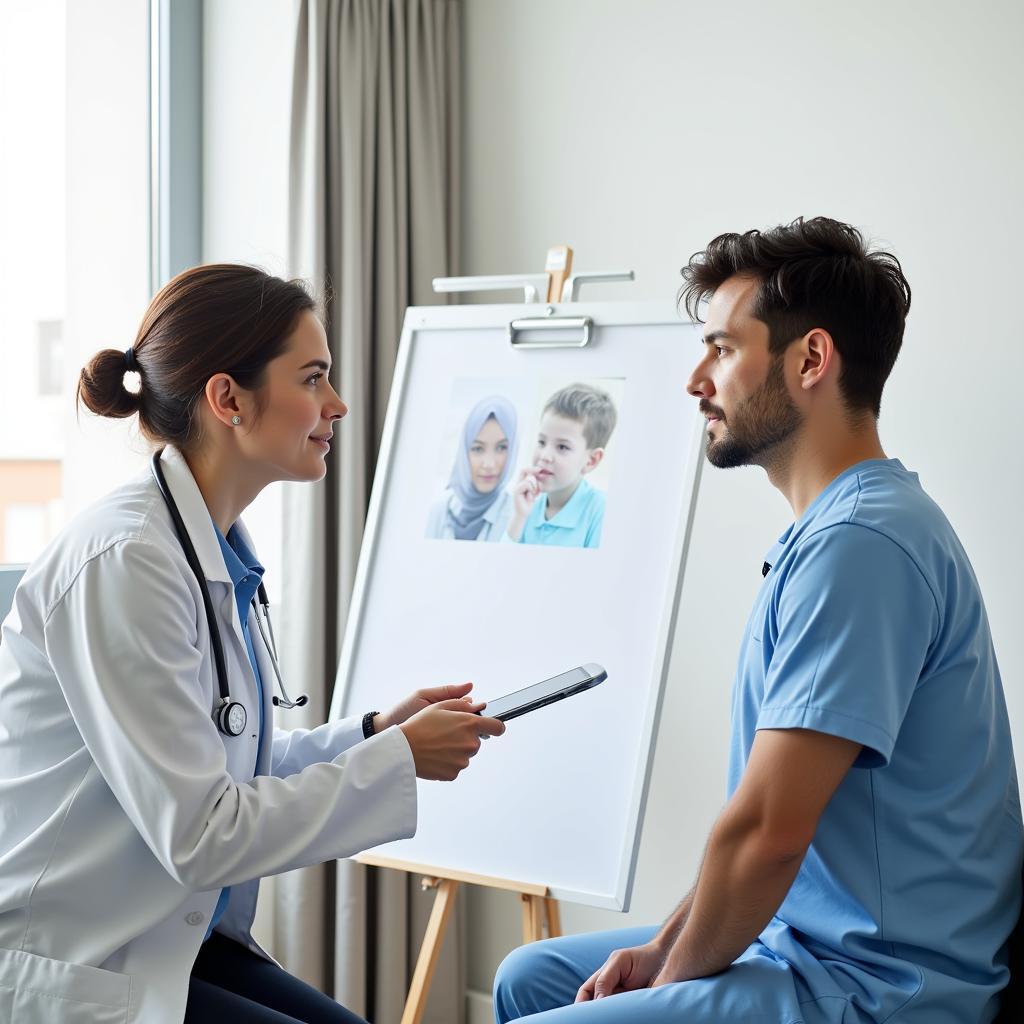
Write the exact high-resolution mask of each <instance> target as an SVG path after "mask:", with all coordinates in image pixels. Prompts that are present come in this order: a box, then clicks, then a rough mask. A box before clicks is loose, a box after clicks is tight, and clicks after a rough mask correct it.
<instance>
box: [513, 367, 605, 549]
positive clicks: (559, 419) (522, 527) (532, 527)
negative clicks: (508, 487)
mask: <svg viewBox="0 0 1024 1024" xmlns="http://www.w3.org/2000/svg"><path fill="white" fill-rule="evenodd" d="M615 421H616V412H615V405H614V403H613V402H612V400H611V397H610V396H609V395H608V394H607V393H606V392H604V391H601V390H600V389H599V388H595V387H591V386H590V385H589V384H570V385H569V386H568V387H564V388H562V389H561V390H559V391H556V392H555V393H554V394H553V395H552V396H551V397H550V398H549V399H548V400H547V402H546V403H545V405H544V411H543V412H542V413H541V418H540V430H539V432H538V434H537V445H536V448H535V449H534V453H533V464H532V465H531V466H528V467H526V468H525V469H522V470H520V472H519V476H518V478H517V480H516V483H515V485H514V487H513V489H512V497H513V504H514V511H513V513H512V519H511V521H510V522H509V525H508V530H507V532H506V534H505V536H504V537H502V540H506V541H515V542H518V543H521V544H554V545H558V546H560V547H572V548H596V547H599V546H600V544H601V523H602V520H603V519H604V505H605V496H604V492H603V491H599V490H597V489H596V488H594V487H592V486H591V485H590V484H589V483H588V482H587V481H586V480H585V479H584V477H585V476H586V475H587V474H588V473H591V472H593V470H595V469H596V468H597V467H598V466H599V465H600V463H601V460H602V459H603V458H604V450H605V447H606V446H607V444H608V441H609V439H610V438H611V436H612V431H613V430H614V429H615Z"/></svg>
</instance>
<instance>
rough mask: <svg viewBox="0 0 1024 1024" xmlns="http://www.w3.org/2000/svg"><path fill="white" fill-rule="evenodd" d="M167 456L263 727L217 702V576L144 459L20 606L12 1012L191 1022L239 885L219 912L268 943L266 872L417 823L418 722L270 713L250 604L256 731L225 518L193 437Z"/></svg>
mask: <svg viewBox="0 0 1024 1024" xmlns="http://www.w3.org/2000/svg"><path fill="white" fill-rule="evenodd" d="M163 466H164V471H165V475H166V477H167V483H168V486H169V488H170V490H171V493H172V494H173V495H174V497H175V499H176V501H177V504H178V507H179V509H180V510H181V515H182V518H183V519H184V521H185V525H186V526H187V528H188V531H189V534H190V535H191V538H192V543H193V544H194V546H195V548H196V552H197V554H198V557H199V561H200V564H201V565H202V567H203V572H204V573H205V575H206V578H207V580H208V582H209V588H210V594H211V597H212V600H213V605H214V609H215V612H216V614H217V616H218V624H219V626H220V631H221V635H222V637H223V642H224V655H225V660H226V663H227V672H228V679H229V684H230V690H231V696H232V699H233V700H237V701H241V702H242V703H243V704H244V705H245V707H246V710H247V713H248V724H249V727H248V728H247V729H246V731H245V733H244V734H243V735H242V736H238V737H227V736H224V735H222V734H221V733H220V732H219V730H218V729H217V727H216V725H215V724H214V722H213V720H212V718H211V710H212V708H213V703H214V698H215V696H216V694H217V692H218V691H217V686H216V682H215V679H214V662H213V657H212V653H211V648H210V637H209V630H208V627H207V621H206V616H205V614H204V610H203V603H202V597H201V594H200V591H199V586H198V584H197V582H196V580H195V576H194V575H193V573H192V570H191V569H190V568H189V566H188V563H187V562H186V561H185V556H184V553H183V551H182V548H181V545H180V543H179V541H178V539H177V536H176V535H175V533H174V529H173V526H172V525H171V519H170V515H169V514H168V511H167V508H166V506H165V504H164V501H163V499H162V498H161V496H160V493H159V491H158V490H157V487H156V484H155V482H154V481H153V479H152V477H151V475H150V474H149V472H148V470H147V472H146V474H145V475H144V476H141V477H140V478H139V479H137V480H135V481H133V482H131V483H129V484H127V485H125V486H124V487H122V488H120V489H119V490H117V491H115V492H114V493H112V494H111V495H109V496H108V497H107V498H105V499H103V500H102V501H100V502H99V503H97V504H96V505H94V506H93V507H92V508H91V509H89V510H87V511H86V512H84V513H83V514H82V515H80V516H79V517H78V518H77V519H76V520H75V521H74V522H72V523H71V524H70V525H69V526H68V527H67V529H65V531H64V532H63V533H62V534H61V535H60V537H58V538H57V540H56V541H54V542H53V543H52V544H51V545H50V546H49V548H47V550H46V551H45V552H44V553H43V554H42V555H41V556H40V557H39V558H38V559H37V560H36V562H35V563H34V564H33V565H32V566H30V568H29V570H28V572H27V573H26V574H25V577H24V579H23V581H22V583H21V585H20V587H19V589H18V591H17V594H16V595H15V600H14V606H13V608H12V610H11V613H10V615H9V616H8V618H7V620H6V621H5V622H4V624H3V633H2V642H0V1021H4V1022H6V1021H12V1022H16V1024H50V1022H54V1024H56V1022H58V1021H59V1022H60V1024H85V1022H89V1024H107V1022H114V1021H116V1022H117V1024H136V1022H139V1024H143V1022H144V1024H180V1022H181V1021H182V1019H183V1017H184V1013H185V1001H186V996H187V991H188V980H189V973H190V971H191V968H192V964H193V962H194V960H195V958H196V954H197V952H198V950H199V947H200V944H201V943H202V940H203V937H204V935H205V934H206V930H207V928H208V926H209V921H210V916H211V914H212V913H213V909H214V906H215V904H216V902H217V897H218V895H219V893H220V889H221V887H222V886H225V885H230V886H232V890H231V900H230V903H229V905H228V909H227V912H226V914H225V916H224V917H223V919H222V920H221V921H220V923H219V925H218V927H217V930H218V931H219V932H222V933H224V934H226V935H228V936H230V937H231V938H233V939H236V940H237V941H239V942H241V943H243V944H244V945H246V946H248V947H249V948H250V949H252V950H254V951H255V952H257V953H260V954H261V955H263V956H266V954H265V953H263V951H262V950H260V949H259V947H258V946H257V945H256V944H255V943H254V942H253V940H252V938H251V936H250V932H249V929H250V926H251V924H252V919H253V911H254V908H255V905H256V891H257V887H258V884H259V882H258V879H259V878H260V877H261V876H263V875H268V874H273V873H276V872H280V871H290V870H291V869H293V868H299V867H304V866H306V865H309V864H317V863H320V862H322V861H327V860H331V859H333V858H337V857H344V856H347V855H349V854H353V853H356V852H358V851H360V850H364V849H366V848H368V847H372V846H375V845H377V844H379V843H382V842H386V841H389V840H392V839H399V838H405V837H407V836H411V835H412V834H413V833H414V832H415V830H416V776H415V770H414V766H413V760H412V754H411V751H410V749H409V746H408V743H407V742H406V739H405V736H404V734H403V733H402V731H401V730H400V729H397V728H395V729H388V730H385V731H384V732H383V733H381V734H380V735H378V736H374V737H372V738H371V739H369V740H363V738H362V730H361V727H360V726H361V722H360V719H358V718H351V719H346V720H343V721H340V722H331V723H328V724H327V725H322V726H320V727H319V728H317V729H313V730H304V729H295V730H292V731H286V730H281V729H272V728H271V727H270V724H271V721H272V714H273V708H272V706H271V694H272V692H273V683H274V674H273V669H272V668H271V664H270V660H269V654H268V652H267V650H266V648H265V647H264V645H263V642H262V640H261V637H260V633H259V630H258V629H257V628H255V623H253V624H252V629H251V634H252V638H253V644H254V647H255V650H256V657H257V661H258V664H259V667H260V673H261V676H262V679H263V683H264V685H263V714H264V716H265V719H264V720H265V722H266V728H265V729H264V738H263V745H262V747H260V748H259V749H257V747H258V739H257V736H258V731H259V730H258V721H259V716H258V713H257V707H256V700H257V692H258V691H257V685H256V679H255V676H254V674H253V671H252V666H251V664H250V662H249V658H248V655H247V653H246V648H245V643H244V640H243V637H242V632H241V626H240V623H239V619H238V611H237V607H236V601H235V598H234V594H233V592H232V588H231V583H230V580H229V577H228V573H227V569H226V567H225V565H224V559H223V557H222V555H221V552H220V547H219V544H218V541H217V537H216V534H215V532H214V527H213V523H212V521H211V519H210V514H209V512H208V511H207V508H206V504H205V502H204V501H203V498H202V495H201V494H200V492H199V488H198V487H197V485H196V483H195V481H194V479H193V478H192V475H191V473H190V472H189V469H188V465H187V463H186V462H185V460H184V459H183V458H182V457H181V455H180V454H179V453H178V452H176V451H174V450H173V449H167V450H166V451H165V453H164V456H163ZM239 528H240V529H241V530H243V536H245V538H246V542H247V543H248V542H249V538H248V535H247V534H245V533H244V528H243V527H241V524H239ZM257 764H258V766H259V774H258V776H256V777H254V772H255V769H256V767H257Z"/></svg>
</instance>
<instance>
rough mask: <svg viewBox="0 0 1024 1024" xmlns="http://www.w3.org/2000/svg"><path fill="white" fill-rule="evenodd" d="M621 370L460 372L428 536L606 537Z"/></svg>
mask: <svg viewBox="0 0 1024 1024" xmlns="http://www.w3.org/2000/svg"><path fill="white" fill-rule="evenodd" d="M624 387H625V380H624V379H623V378H614V377H613V378H596V379H566V378H564V377H562V378H555V377H544V378H540V379H538V378H526V377H517V378H504V379H486V380H484V379H470V378H465V379H460V380H457V381H455V383H454V385H453V388H452V396H451V401H450V403H449V407H448V418H447V422H446V425H445V429H444V433H443V437H442V441H441V454H440V460H439V463H438V468H437V472H436V476H435V488H434V492H433V494H432V495H431V497H430V503H429V512H428V516H427V529H426V536H427V537H428V538H431V539H435V540H470V541H483V542H485V543H498V544H531V545H537V544H539V545H546V546H549V547H570V548H591V549H593V548H598V547H600V545H601V538H602V532H603V527H604V518H605V510H606V507H607V501H608V488H609V483H610V480H611V468H612V461H613V453H614V443H613V439H614V436H615V432H616V428H617V426H618V425H619V409H620V407H621V403H622V394H623V391H624Z"/></svg>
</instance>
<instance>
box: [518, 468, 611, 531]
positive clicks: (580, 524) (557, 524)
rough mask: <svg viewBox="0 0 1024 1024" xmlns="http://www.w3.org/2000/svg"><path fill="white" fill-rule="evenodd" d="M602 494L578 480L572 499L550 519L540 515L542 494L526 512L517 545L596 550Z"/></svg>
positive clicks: (544, 501)
mask: <svg viewBox="0 0 1024 1024" xmlns="http://www.w3.org/2000/svg"><path fill="white" fill-rule="evenodd" d="M604 503H605V496H604V491H599V490H597V489H596V488H594V487H591V486H590V484H588V483H587V481H586V480H580V482H579V485H578V486H577V488H576V490H575V491H574V492H573V495H572V497H571V498H570V499H569V500H568V501H567V502H566V503H565V505H564V506H563V507H562V508H560V509H559V510H558V511H557V512H556V513H555V514H554V515H553V516H552V517H551V518H550V519H545V518H544V514H545V513H546V512H547V508H548V496H547V495H546V494H542V495H541V496H540V497H539V498H538V499H537V500H536V501H535V502H534V503H533V508H532V509H530V514H529V515H528V516H527V517H526V524H525V525H524V526H523V535H522V537H521V538H520V541H519V542H520V543H521V544H552V545H557V546H558V547H563V548H596V547H600V546H601V523H602V522H603V521H604Z"/></svg>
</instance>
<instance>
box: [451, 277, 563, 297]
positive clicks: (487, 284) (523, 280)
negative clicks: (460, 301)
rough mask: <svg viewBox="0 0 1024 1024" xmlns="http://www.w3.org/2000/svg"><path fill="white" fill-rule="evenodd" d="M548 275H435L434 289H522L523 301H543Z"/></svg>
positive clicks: (481, 290)
mask: <svg viewBox="0 0 1024 1024" xmlns="http://www.w3.org/2000/svg"><path fill="white" fill-rule="evenodd" d="M548 281H549V278H548V275H547V274H546V273H545V274H490V275H485V276H482V277H435V278H434V280H433V281H432V282H431V284H432V285H433V287H434V291H435V292H438V293H442V292H500V291H509V290H512V289H515V290H518V289H520V288H521V289H522V291H523V302H526V303H533V302H543V301H544V299H543V298H542V297H541V296H542V295H543V296H545V297H546V296H547V293H548Z"/></svg>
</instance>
